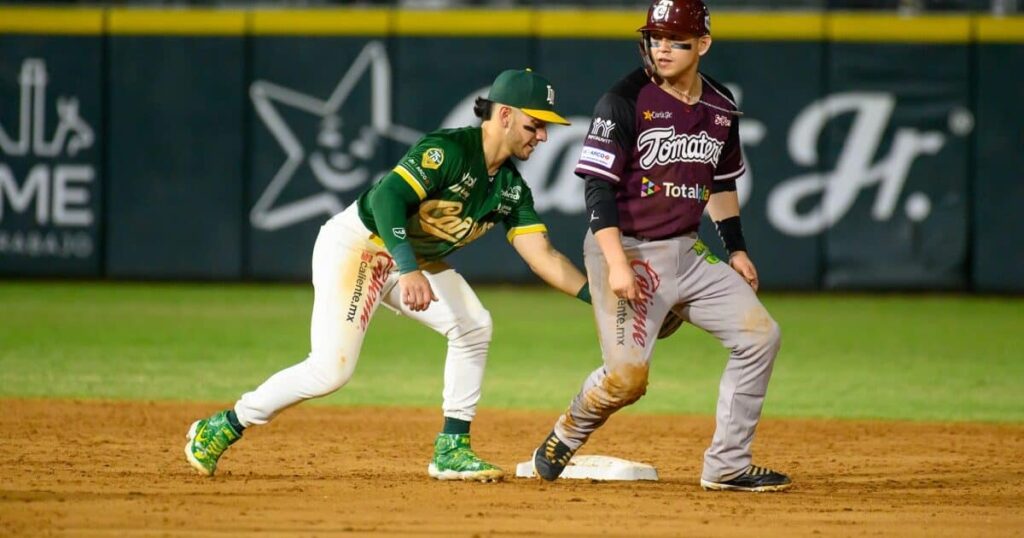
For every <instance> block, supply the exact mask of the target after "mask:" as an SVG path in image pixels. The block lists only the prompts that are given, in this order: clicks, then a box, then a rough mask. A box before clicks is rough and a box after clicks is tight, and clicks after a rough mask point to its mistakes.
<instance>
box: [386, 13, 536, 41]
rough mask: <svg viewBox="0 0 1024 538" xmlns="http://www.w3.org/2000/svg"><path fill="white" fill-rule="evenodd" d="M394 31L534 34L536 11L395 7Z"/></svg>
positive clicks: (404, 33)
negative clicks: (431, 9)
mask: <svg viewBox="0 0 1024 538" xmlns="http://www.w3.org/2000/svg"><path fill="white" fill-rule="evenodd" d="M394 15H395V28H394V31H395V33H396V34H398V35H400V36H436V37H444V36H494V37H505V36H519V37H528V36H531V35H533V19H534V15H535V14H534V12H532V11H529V10H525V9H514V10H486V11H485V10H445V11H414V10H400V11H395V12H394Z"/></svg>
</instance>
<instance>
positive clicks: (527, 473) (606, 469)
mask: <svg viewBox="0 0 1024 538" xmlns="http://www.w3.org/2000/svg"><path fill="white" fill-rule="evenodd" d="M516 476H517V477H519V478H535V477H536V476H537V473H535V472H534V470H533V461H532V460H531V461H524V462H522V463H520V464H518V465H516ZM559 478H570V479H588V480H658V471H657V470H656V469H655V468H654V467H653V466H651V465H648V464H646V463H640V462H636V461H629V460H624V459H622V458H616V457H614V456H597V455H590V454H588V455H578V456H573V458H572V459H571V460H569V465H566V466H565V470H564V471H562V474H561V476H559Z"/></svg>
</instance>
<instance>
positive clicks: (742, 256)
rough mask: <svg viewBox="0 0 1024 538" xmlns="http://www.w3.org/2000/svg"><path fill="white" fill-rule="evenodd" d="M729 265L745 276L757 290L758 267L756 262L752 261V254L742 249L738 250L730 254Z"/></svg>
mask: <svg viewBox="0 0 1024 538" xmlns="http://www.w3.org/2000/svg"><path fill="white" fill-rule="evenodd" d="M729 267H732V268H733V269H734V270H735V271H736V272H737V273H739V274H740V276H741V277H743V280H746V281H747V284H750V287H751V288H754V291H757V286H758V284H759V283H758V281H757V269H756V268H755V267H754V262H752V261H750V256H747V253H746V252H744V251H742V250H737V251H736V252H733V253H732V254H731V255H730V256H729Z"/></svg>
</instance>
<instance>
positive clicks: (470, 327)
mask: <svg viewBox="0 0 1024 538" xmlns="http://www.w3.org/2000/svg"><path fill="white" fill-rule="evenodd" d="M493 334H494V322H493V321H492V320H491V313H490V312H488V311H487V310H483V309H481V310H479V311H477V312H476V313H475V314H474V315H473V316H472V318H469V319H463V320H460V324H459V325H458V326H455V327H453V328H452V329H451V330H449V331H448V341H449V342H450V343H451V344H452V345H456V346H460V347H472V346H487V345H489V344H490V343H491V336H492V335H493Z"/></svg>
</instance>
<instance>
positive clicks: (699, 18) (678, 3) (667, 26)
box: [637, 0, 711, 37]
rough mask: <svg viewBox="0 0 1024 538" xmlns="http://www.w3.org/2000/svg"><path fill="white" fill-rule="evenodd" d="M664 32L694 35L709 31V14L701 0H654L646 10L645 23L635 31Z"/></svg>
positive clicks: (705, 33)
mask: <svg viewBox="0 0 1024 538" xmlns="http://www.w3.org/2000/svg"><path fill="white" fill-rule="evenodd" d="M656 31H661V32H666V33H670V34H678V35H692V36H696V37H700V36H705V35H708V34H710V33H711V14H710V13H709V12H708V6H706V5H704V2H702V1H701V0H655V1H654V3H652V4H651V7H650V9H648V10H647V24H645V25H643V26H642V27H640V28H637V32H644V33H645V34H646V33H647V32H656Z"/></svg>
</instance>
